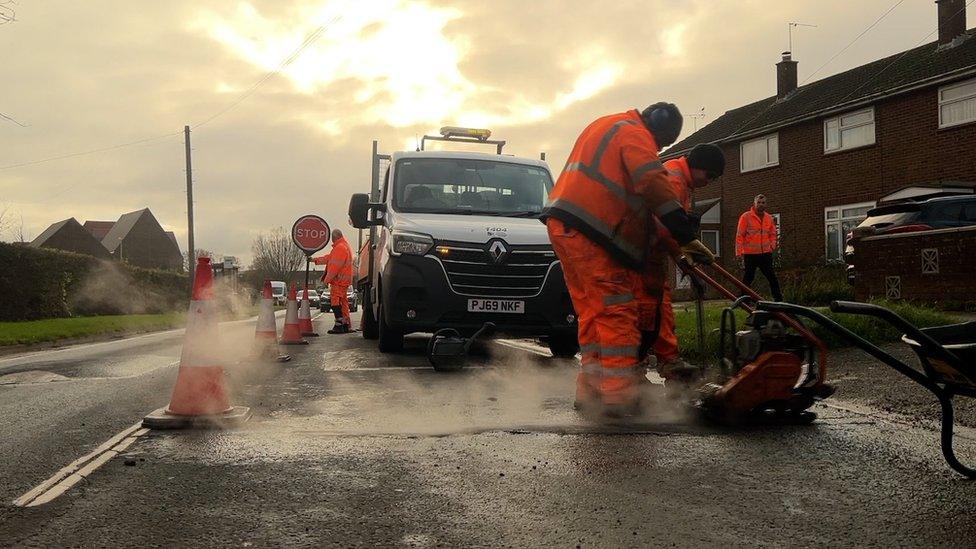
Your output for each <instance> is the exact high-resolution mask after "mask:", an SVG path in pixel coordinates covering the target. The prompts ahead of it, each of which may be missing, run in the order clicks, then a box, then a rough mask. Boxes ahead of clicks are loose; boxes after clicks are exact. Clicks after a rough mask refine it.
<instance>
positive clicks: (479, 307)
mask: <svg viewBox="0 0 976 549" xmlns="http://www.w3.org/2000/svg"><path fill="white" fill-rule="evenodd" d="M468 312H469V313H518V314H522V313H524V312H525V302H524V301H516V300H514V299H469V300H468Z"/></svg>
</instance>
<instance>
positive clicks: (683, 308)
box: [674, 301, 962, 361]
mask: <svg viewBox="0 0 976 549" xmlns="http://www.w3.org/2000/svg"><path fill="white" fill-rule="evenodd" d="M875 303H877V304H878V305H881V306H883V307H887V308H889V309H891V310H893V311H895V312H896V313H898V315H900V316H901V317H902V318H904V319H905V320H907V321H908V322H910V323H912V324H914V325H915V326H918V327H919V328H926V327H930V326H941V325H944V324H953V323H956V322H961V321H962V320H961V319H960V318H958V317H957V316H955V315H952V314H951V313H946V312H944V311H939V310H936V309H932V308H929V307H922V306H919V305H912V304H910V303H902V302H897V303H890V302H884V301H877V302H875ZM725 307H726V305H725V304H714V303H709V304H706V305H705V350H704V353H702V352H701V351H700V350H699V345H698V335H697V333H698V332H697V327H696V315H695V307H694V304H691V305H687V304H684V303H682V304H677V305H676V306H675V315H674V320H675V327H676V328H677V333H678V344H679V345H680V347H681V352H682V355H683V356H684V357H685V358H686V359H688V360H695V361H699V360H702V359H704V360H709V361H711V360H714V357H715V353H716V350H717V349H718V329H719V326H720V322H721V314H722V309H724V308H725ZM816 309H817V311H819V312H821V313H823V314H824V315H825V316H827V317H829V318H830V319H832V320H834V321H835V322H837V323H838V324H840V325H841V326H843V327H845V328H847V329H848V330H850V331H852V332H854V333H855V334H857V335H859V336H861V337H863V338H864V339H867V340H868V341H870V342H872V343H888V342H891V341H897V340H898V339H900V338H901V336H902V334H901V332H899V331H898V330H896V329H895V328H893V327H891V325H889V324H887V323H885V322H883V321H881V320H877V319H875V318H872V317H867V316H859V315H851V314H840V313H833V312H831V311H830V310H829V309H827V308H826V307H817V308H816ZM745 320H746V314H745V312H744V311H742V310H738V311H736V329H737V330H742V329H746V327H745ZM805 323H806V324H807V325H808V326H811V328H812V329H813V333H814V334H816V335H817V337H819V338H820V339H821V340H823V342H824V343H825V344H826V345H827V347H829V348H838V347H845V346H847V342H846V341H844V340H842V339H840V338H839V337H837V336H836V335H834V334H833V332H829V331H828V330H826V329H824V328H821V327H820V326H819V325H816V324H814V323H812V322H809V321H806V322H805Z"/></svg>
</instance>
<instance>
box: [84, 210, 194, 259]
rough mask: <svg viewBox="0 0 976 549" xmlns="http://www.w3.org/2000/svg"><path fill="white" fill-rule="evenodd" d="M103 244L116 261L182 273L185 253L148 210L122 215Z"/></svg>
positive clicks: (106, 234) (109, 231)
mask: <svg viewBox="0 0 976 549" xmlns="http://www.w3.org/2000/svg"><path fill="white" fill-rule="evenodd" d="M94 223H103V222H94ZM102 245H104V246H105V248H107V249H108V251H109V252H111V253H112V255H113V256H114V257H115V258H117V259H118V260H120V261H125V262H126V263H129V264H132V265H136V266H139V267H145V268H149V269H166V270H173V271H181V270H183V254H182V252H180V247H179V245H178V244H177V242H176V237H175V235H173V234H172V233H169V234H167V231H164V230H163V227H162V226H161V225H160V224H159V221H157V220H156V218H155V216H153V214H152V212H150V211H149V208H143V209H141V210H137V211H134V212H129V213H127V214H124V215H122V217H120V218H119V220H118V221H116V222H115V224H113V225H112V228H111V229H109V230H108V232H107V233H105V236H104V237H103V238H102Z"/></svg>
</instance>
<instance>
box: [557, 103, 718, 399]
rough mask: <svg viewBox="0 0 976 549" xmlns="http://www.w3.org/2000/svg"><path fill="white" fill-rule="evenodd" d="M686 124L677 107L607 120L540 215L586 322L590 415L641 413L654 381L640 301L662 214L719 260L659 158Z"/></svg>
mask: <svg viewBox="0 0 976 549" xmlns="http://www.w3.org/2000/svg"><path fill="white" fill-rule="evenodd" d="M681 123H682V118H681V113H680V112H679V111H678V108H677V107H676V106H674V105H673V104H670V103H656V104H654V105H651V106H650V107H647V108H646V109H644V110H643V111H637V110H631V111H627V112H623V113H618V114H612V115H608V116H604V117H601V118H599V119H597V120H596V121H594V122H593V123H591V124H590V125H589V126H587V127H586V129H584V130H583V133H582V134H580V136H579V138H578V139H577V140H576V144H575V145H574V147H573V151H572V152H571V153H570V156H569V159H568V161H567V163H566V167H565V168H564V169H563V172H562V174H560V176H559V179H558V181H557V182H556V186H555V187H554V188H553V190H552V193H551V194H550V195H549V200H550V203H549V205H548V206H547V207H546V209H545V210H544V211H543V213H542V216H540V217H541V219H542V220H543V221H544V222H545V223H546V226H547V228H548V231H549V239H550V241H551V242H552V246H553V250H554V251H555V252H556V255H557V256H558V257H559V260H560V262H561V265H562V269H563V274H564V276H565V278H566V286H567V288H568V289H569V292H570V297H571V298H572V300H573V306H574V308H575V310H576V314H577V319H578V322H579V343H580V351H581V353H582V359H581V362H582V365H581V366H582V368H581V371H580V373H579V375H578V377H577V383H576V406H577V408H582V409H584V410H585V411H592V412H599V413H602V414H604V415H608V416H615V417H621V416H632V415H636V414H639V413H640V399H641V395H640V389H639V386H640V385H641V384H642V383H643V381H645V378H644V372H643V371H642V369H641V368H640V367H639V362H640V360H641V358H642V357H640V356H639V353H640V350H641V336H642V333H641V330H640V326H639V306H638V298H640V297H641V296H642V295H643V292H644V285H645V281H644V275H643V273H644V269H645V267H646V260H647V258H648V254H649V250H650V246H651V245H652V244H653V243H654V240H655V239H656V234H657V231H656V229H655V224H654V222H655V219H657V220H659V221H660V223H661V224H662V225H663V226H664V227H665V228H666V229H667V230H668V232H669V234H670V235H671V236H672V237H673V238H674V239H675V240H676V241H677V242H678V244H679V245H680V246H681V247H682V250H683V251H684V252H685V253H687V254H689V255H692V256H703V257H705V258H706V259H705V260H706V261H708V260H710V259H711V258H712V257H713V256H712V254H711V252H710V251H709V250H708V248H706V247H705V245H704V244H702V243H701V242H700V241H699V240H698V239H697V238H696V227H695V223H693V221H692V220H691V219H690V218H689V216H688V214H687V212H685V210H684V208H682V207H681V204H680V203H679V202H678V200H677V197H676V196H675V193H674V191H673V190H672V189H671V185H670V183H669V181H668V175H667V172H666V171H665V169H664V166H663V165H662V164H661V160H660V158H659V157H658V151H660V150H661V148H662V147H665V146H668V145H670V144H672V143H674V141H675V139H677V137H678V134H679V133H681ZM649 347H650V346H645V348H649Z"/></svg>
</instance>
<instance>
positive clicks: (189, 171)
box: [183, 126, 197, 284]
mask: <svg viewBox="0 0 976 549" xmlns="http://www.w3.org/2000/svg"><path fill="white" fill-rule="evenodd" d="M183 142H184V144H185V145H186V229H187V231H186V240H187V246H189V252H188V253H187V257H188V258H189V260H188V261H187V263H188V264H189V271H190V283H191V284H192V283H193V275H194V273H193V271H194V269H196V261H197V258H196V257H195V256H196V248H195V247H194V243H193V165H192V163H191V162H190V126H183Z"/></svg>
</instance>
